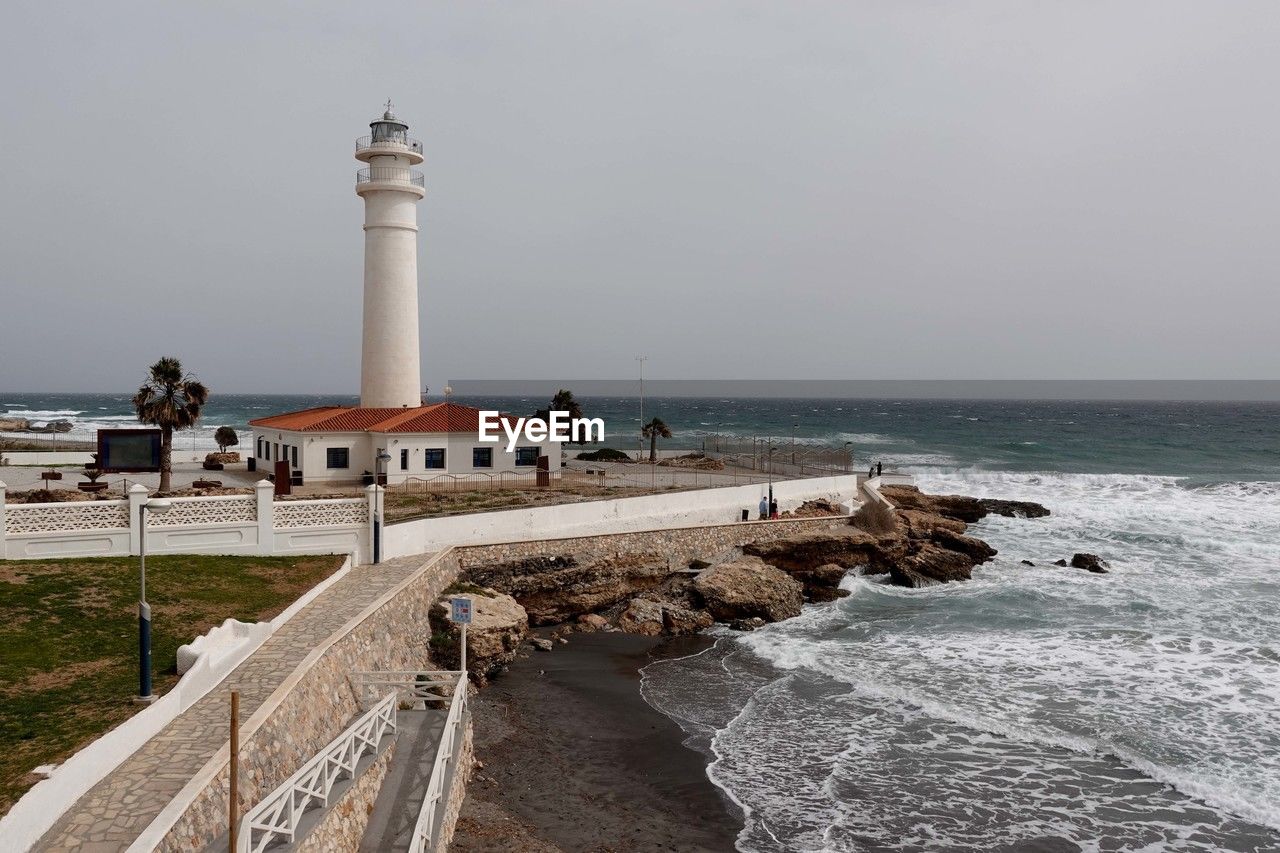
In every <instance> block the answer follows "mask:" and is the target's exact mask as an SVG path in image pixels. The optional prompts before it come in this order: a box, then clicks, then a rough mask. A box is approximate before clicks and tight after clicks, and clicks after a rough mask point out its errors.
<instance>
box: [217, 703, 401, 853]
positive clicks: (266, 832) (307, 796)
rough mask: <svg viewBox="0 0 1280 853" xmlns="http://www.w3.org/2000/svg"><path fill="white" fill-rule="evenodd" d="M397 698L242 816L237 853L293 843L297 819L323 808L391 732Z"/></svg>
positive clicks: (372, 712) (255, 852) (371, 712)
mask: <svg viewBox="0 0 1280 853" xmlns="http://www.w3.org/2000/svg"><path fill="white" fill-rule="evenodd" d="M396 704H397V702H396V694H395V693H394V692H391V693H388V694H387V695H386V696H384V697H382V700H381V701H379V702H378V703H377V704H376V705H374V706H373V707H372V708H370V709H369V710H368V711H367V712H366V713H365V714H363V715H361V717H360V719H358V720H356V721H355V722H354V723H352V724H351V725H350V726H348V727H347V730H346V731H344V732H343V733H342V734H340V735H338V736H337V737H336V738H334V739H333V740H332V741H331V742H330V743H329V745H328V746H326V747H325V748H324V749H322V750H320V752H318V753H317V754H316V755H315V756H314V757H312V758H311V760H310V761H308V762H307V763H306V764H304V765H302V766H301V767H300V768H298V772H296V773H294V774H293V775H292V776H290V777H289V778H288V779H286V780H285V781H284V782H283V783H281V785H280V786H279V787H278V788H276V789H275V790H274V791H272V792H271V793H270V794H268V795H267V796H266V797H265V798H264V799H263V800H262V801H261V802H259V803H258V804H257V805H256V806H254V807H253V808H252V809H250V810H249V811H248V813H247V814H245V816H244V818H243V820H241V821H240V832H239V834H238V837H237V839H236V850H237V851H238V853H259V851H262V850H265V849H266V848H267V847H268V846H269V845H271V844H272V843H273V842H275V841H277V840H284V841H287V842H289V843H292V842H293V840H294V833H295V832H297V829H298V823H299V821H300V820H301V819H302V815H303V813H304V812H306V810H307V809H308V808H310V807H311V806H313V805H321V806H328V805H329V794H330V793H331V792H332V791H333V787H334V785H335V784H337V782H338V781H339V780H340V779H342V778H343V777H344V776H354V775H355V772H356V764H357V762H359V761H360V758H361V756H363V755H364V754H365V753H366V752H377V751H378V743H379V742H380V741H381V740H382V738H383V737H384V736H385V735H386V734H387V733H388V732H394V731H395V730H396Z"/></svg>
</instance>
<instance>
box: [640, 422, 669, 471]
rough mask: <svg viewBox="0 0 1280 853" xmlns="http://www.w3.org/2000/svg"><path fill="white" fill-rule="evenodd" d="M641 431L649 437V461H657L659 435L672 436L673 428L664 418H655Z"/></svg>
mask: <svg viewBox="0 0 1280 853" xmlns="http://www.w3.org/2000/svg"><path fill="white" fill-rule="evenodd" d="M641 432H642V434H643V435H644V437H645V438H647V439H649V461H650V462H655V461H657V459H658V436H662V437H663V438H671V428H670V427H669V426H667V425H666V424H665V423H663V422H662V418H654V419H653V420H651V421H649V422H648V423H647V424H645V425H644V429H643V430H642V431H641Z"/></svg>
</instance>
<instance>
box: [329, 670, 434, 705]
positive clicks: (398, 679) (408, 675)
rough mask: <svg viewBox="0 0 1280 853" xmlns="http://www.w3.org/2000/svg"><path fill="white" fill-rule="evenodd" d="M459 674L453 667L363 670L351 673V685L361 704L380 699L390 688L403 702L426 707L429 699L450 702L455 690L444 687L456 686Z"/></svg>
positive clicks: (430, 700)
mask: <svg viewBox="0 0 1280 853" xmlns="http://www.w3.org/2000/svg"><path fill="white" fill-rule="evenodd" d="M457 675H458V673H457V672H454V671H452V670H439V671H433V672H424V671H420V670H389V669H388V670H377V671H372V672H363V671H362V672H353V673H351V686H352V688H353V689H354V690H355V694H356V701H357V702H359V703H360V706H361V707H364V706H365V705H366V704H367V703H369V702H375V701H377V700H378V699H379V698H380V697H383V696H385V695H386V694H387V692H388V691H391V692H394V693H395V694H396V696H397V697H398V698H399V699H400V701H402V702H406V703H408V705H409V707H416V706H417V705H418V703H419V702H421V703H422V704H423V706H424V707H425V706H426V703H427V702H448V701H449V698H450V696H451V695H452V691H449V692H445V690H444V688H451V687H456V686H457V683H458V679H457ZM437 689H439V690H438V691H437Z"/></svg>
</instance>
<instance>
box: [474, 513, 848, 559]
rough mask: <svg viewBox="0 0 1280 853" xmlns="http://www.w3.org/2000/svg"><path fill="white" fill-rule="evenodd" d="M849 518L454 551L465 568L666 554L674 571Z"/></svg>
mask: <svg viewBox="0 0 1280 853" xmlns="http://www.w3.org/2000/svg"><path fill="white" fill-rule="evenodd" d="M849 519H850V516H847V515H837V516H820V517H816V518H781V519H777V520H775V521H746V522H738V523H737V524H715V525H704V526H698V527H676V528H670V529H667V530H641V531H637V532H634V533H612V534H605V535H602V536H572V537H566V538H560V539H535V540H530V541H527V542H504V543H501V544H498V545H473V546H469V547H464V548H458V549H456V550H457V552H458V563H459V565H460V566H461V567H462V568H463V569H464V570H466V569H470V568H474V567H478V566H488V565H493V564H494V563H507V562H511V561H513V560H523V559H526V558H528V557H556V556H569V555H572V556H576V557H577V558H578V561H579V562H580V563H586V562H595V561H598V560H601V559H606V558H610V557H624V556H630V555H633V554H654V553H658V554H664V555H666V556H667V558H668V561H669V562H670V563H671V565H672V566H677V565H679V566H684V565H687V564H688V562H689V561H690V560H692V559H694V558H695V557H703V558H706V557H711V556H714V555H715V554H717V553H719V552H722V551H725V550H726V549H729V548H740V547H741V546H743V545H745V544H746V543H748V542H769V541H772V540H775V539H786V538H789V537H791V536H796V535H798V534H801V533H807V532H809V531H810V530H827V529H830V528H832V527H841V526H844V525H847V524H849Z"/></svg>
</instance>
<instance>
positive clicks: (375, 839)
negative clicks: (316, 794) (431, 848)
mask: <svg viewBox="0 0 1280 853" xmlns="http://www.w3.org/2000/svg"><path fill="white" fill-rule="evenodd" d="M448 717H449V712H448V711H401V712H400V713H399V714H397V715H396V725H397V728H398V731H397V732H396V754H395V755H394V756H392V758H391V766H390V767H389V768H387V777H386V779H384V780H383V782H382V789H381V790H380V791H378V799H377V800H376V801H375V802H374V806H373V814H371V815H370V816H369V824H368V826H367V827H366V828H365V832H364V840H363V841H361V843H360V851H361V853H402V851H406V850H408V849H409V841H410V840H411V837H412V835H413V828H414V827H415V826H417V824H418V812H419V811H421V810H422V798H423V797H425V796H426V795H427V785H429V784H430V783H431V771H432V770H433V769H434V768H435V762H436V751H437V750H438V749H439V746H440V737H441V735H442V734H443V733H444V724H445V721H446V720H447V719H448ZM446 790H447V789H446Z"/></svg>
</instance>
